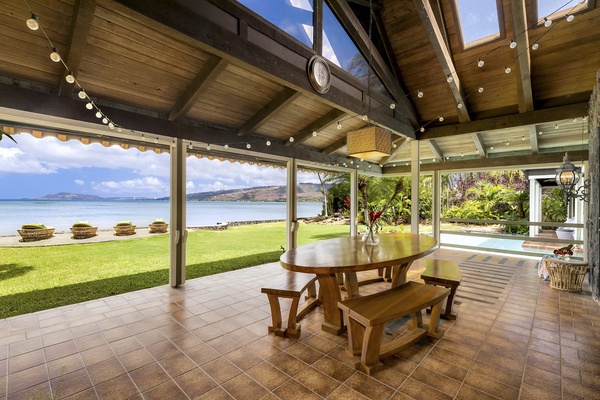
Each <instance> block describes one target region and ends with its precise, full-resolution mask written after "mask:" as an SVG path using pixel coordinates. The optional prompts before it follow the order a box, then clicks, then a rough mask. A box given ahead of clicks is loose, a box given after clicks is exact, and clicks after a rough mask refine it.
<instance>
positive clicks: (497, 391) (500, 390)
mask: <svg viewBox="0 0 600 400" xmlns="http://www.w3.org/2000/svg"><path fill="white" fill-rule="evenodd" d="M464 383H465V384H466V385H469V386H472V387H474V388H476V389H478V390H480V391H482V392H485V393H488V394H491V395H493V396H496V397H498V398H500V399H504V400H512V399H518V398H519V389H517V388H514V387H511V386H508V385H505V384H503V383H501V382H498V381H495V380H493V379H490V378H489V377H488V376H487V375H481V374H478V373H476V372H473V371H469V373H468V374H467V377H466V378H465V381H464Z"/></svg>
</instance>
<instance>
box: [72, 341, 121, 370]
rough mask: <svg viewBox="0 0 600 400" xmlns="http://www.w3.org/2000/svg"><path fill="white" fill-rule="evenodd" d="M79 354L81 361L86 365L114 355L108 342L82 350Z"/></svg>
mask: <svg viewBox="0 0 600 400" xmlns="http://www.w3.org/2000/svg"><path fill="white" fill-rule="evenodd" d="M80 354H81V358H82V359H83V363H84V364H85V365H86V366H87V367H89V366H91V365H93V364H96V363H99V362H102V361H105V360H108V359H110V358H112V357H114V353H113V351H112V349H111V348H110V346H109V345H108V344H105V345H102V346H98V347H94V348H92V349H89V350H85V351H82V352H81V353H80Z"/></svg>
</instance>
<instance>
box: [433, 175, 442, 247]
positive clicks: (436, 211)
mask: <svg viewBox="0 0 600 400" xmlns="http://www.w3.org/2000/svg"><path fill="white" fill-rule="evenodd" d="M431 195H432V196H433V198H432V201H431V230H432V235H433V238H434V239H435V240H436V241H437V242H438V244H439V243H440V228H441V218H442V174H441V173H440V171H434V172H433V190H432V193H431Z"/></svg>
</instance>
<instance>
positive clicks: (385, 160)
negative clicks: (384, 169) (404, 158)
mask: <svg viewBox="0 0 600 400" xmlns="http://www.w3.org/2000/svg"><path fill="white" fill-rule="evenodd" d="M394 143H395V144H396V148H395V149H394V150H393V151H392V154H390V155H389V156H387V157H384V158H383V159H382V160H381V161H380V162H379V163H380V164H382V165H385V164H386V163H388V162H389V161H390V160H391V159H393V158H394V157H395V156H396V154H398V153H399V152H400V150H402V148H403V147H404V146H406V145H407V144H408V143H410V140H409V139H408V138H401V139H398V140H397V141H396V142H394Z"/></svg>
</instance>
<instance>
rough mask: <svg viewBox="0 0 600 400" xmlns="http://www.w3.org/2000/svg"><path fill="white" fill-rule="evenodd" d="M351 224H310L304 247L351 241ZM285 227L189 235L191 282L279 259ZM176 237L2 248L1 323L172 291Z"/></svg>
mask: <svg viewBox="0 0 600 400" xmlns="http://www.w3.org/2000/svg"><path fill="white" fill-rule="evenodd" d="M348 232H349V227H348V226H344V225H307V224H303V225H301V227H300V230H299V232H298V234H299V239H298V241H299V244H304V243H309V242H312V241H315V240H322V239H327V238H331V237H339V236H343V235H347V234H348ZM282 246H285V223H272V224H271V223H269V224H258V225H243V226H236V227H229V228H228V229H227V230H223V231H210V230H199V231H194V232H190V233H189V235H188V241H187V252H186V253H187V257H186V258H187V260H186V261H187V262H186V264H187V266H186V276H187V279H193V278H197V277H201V276H206V275H212V274H216V273H221V272H226V271H231V270H236V269H240V268H246V267H250V266H253V265H259V264H263V263H266V262H273V261H277V260H278V259H279V256H280V255H281V247H282ZM168 281H169V236H168V235H160V236H151V237H144V238H136V239H131V240H124V241H113V242H104V243H90V244H74V245H67V246H45V247H42V246H40V247H16V248H0V318H6V317H9V316H13V315H19V314H23V313H29V312H34V311H39V310H44V309H48V308H54V307H59V306H64V305H68V304H75V303H79V302H83V301H88V300H93V299H97V298H101V297H106V296H111V295H115V294H120V293H126V292H130V291H134V290H139V289H144V288H148V287H153V286H158V285H165V284H168Z"/></svg>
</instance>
